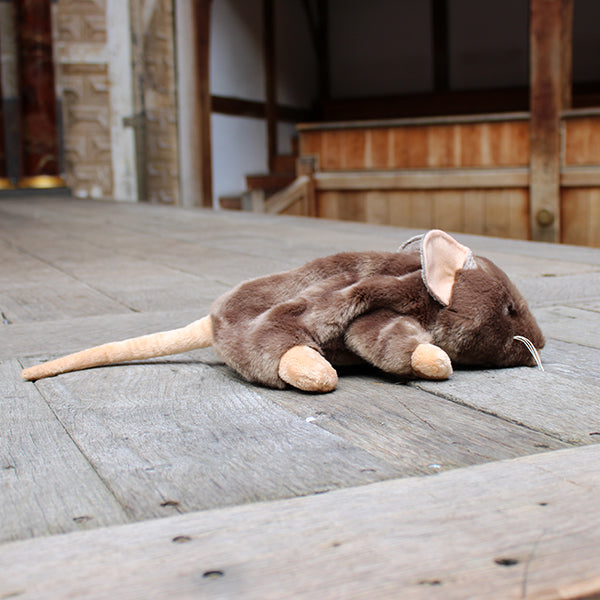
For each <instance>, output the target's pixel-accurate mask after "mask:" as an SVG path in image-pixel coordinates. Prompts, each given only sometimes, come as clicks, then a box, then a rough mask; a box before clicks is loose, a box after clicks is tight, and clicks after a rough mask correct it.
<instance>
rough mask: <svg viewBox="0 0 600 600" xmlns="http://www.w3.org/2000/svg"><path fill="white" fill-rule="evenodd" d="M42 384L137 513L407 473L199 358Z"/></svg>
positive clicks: (113, 369) (51, 402)
mask: <svg viewBox="0 0 600 600" xmlns="http://www.w3.org/2000/svg"><path fill="white" fill-rule="evenodd" d="M194 356H200V352H196V353H194ZM200 360H201V359H200ZM36 385H37V387H38V389H39V390H40V392H41V393H42V395H43V396H44V398H45V399H46V400H47V402H48V404H49V405H50V406H51V408H52V410H53V411H54V412H55V413H56V415H57V416H58V418H59V419H60V421H61V423H62V424H63V426H64V427H65V429H66V430H67V432H68V434H69V436H70V437H71V438H72V439H73V440H74V441H75V442H76V443H77V446H78V447H79V448H80V449H81V450H82V452H83V453H84V454H85V455H86V456H87V457H88V459H89V460H90V462H91V463H92V464H93V465H94V467H95V469H96V470H97V471H98V473H99V475H100V477H101V478H102V480H103V481H105V482H106V483H107V485H109V486H110V488H111V490H113V492H114V493H115V495H116V496H117V497H118V498H119V500H120V502H122V503H123V505H125V506H128V507H129V508H128V510H129V512H130V514H131V515H132V516H133V517H134V518H136V519H147V518H151V517H160V516H165V515H168V514H172V513H173V512H175V511H185V512H187V511H190V510H198V509H204V508H212V507H217V506H225V505H230V504H240V503H245V502H255V501H257V500H266V499H273V498H284V497H289V496H298V495H305V494H309V493H315V492H322V491H326V490H330V489H335V488H339V487H345V486H349V485H359V484H364V483H367V482H370V481H377V480H380V479H385V478H390V477H395V476H398V475H399V474H401V472H402V469H401V468H399V467H396V466H393V465H391V464H389V463H387V462H385V461H384V460H382V459H378V458H376V457H374V456H371V455H369V454H368V453H366V452H364V451H362V450H360V449H358V448H356V447H355V446H354V445H352V444H349V443H347V442H346V441H344V440H343V439H341V438H339V437H338V436H335V435H332V434H330V433H328V432H326V431H324V430H322V429H320V428H318V427H314V426H313V425H311V424H309V423H306V422H305V421H304V420H302V419H299V418H298V417H295V416H293V415H291V414H290V413H288V412H286V411H284V410H282V409H281V408H279V407H277V406H276V405H274V404H272V403H271V402H269V401H267V400H265V399H263V398H262V397H261V395H260V390H257V389H253V388H250V387H247V386H245V385H243V384H241V383H238V382H237V381H236V380H235V379H233V378H231V377H228V376H226V375H224V374H223V373H222V372H221V370H219V369H215V368H212V367H211V366H206V365H203V364H202V363H201V362H200V361H199V360H195V359H194V358H189V357H188V358H182V359H179V360H177V359H175V360H166V361H165V360H157V361H154V362H152V361H150V362H148V363H144V364H137V365H128V366H118V367H109V368H102V369H94V370H89V371H86V372H79V373H70V374H65V375H62V376H60V377H57V378H50V379H46V380H40V381H39V382H38V383H37V384H36Z"/></svg>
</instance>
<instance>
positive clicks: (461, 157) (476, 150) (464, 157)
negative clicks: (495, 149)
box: [456, 123, 491, 167]
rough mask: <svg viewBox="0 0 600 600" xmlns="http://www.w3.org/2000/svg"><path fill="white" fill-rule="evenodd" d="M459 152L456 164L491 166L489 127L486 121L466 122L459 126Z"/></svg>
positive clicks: (457, 131)
mask: <svg viewBox="0 0 600 600" xmlns="http://www.w3.org/2000/svg"><path fill="white" fill-rule="evenodd" d="M456 133H457V136H458V144H459V152H458V157H457V158H458V160H457V161H456V163H457V164H456V166H461V167H481V166H486V167H489V166H491V161H490V152H489V129H488V127H487V124H485V123H464V124H461V125H459V126H457V130H456Z"/></svg>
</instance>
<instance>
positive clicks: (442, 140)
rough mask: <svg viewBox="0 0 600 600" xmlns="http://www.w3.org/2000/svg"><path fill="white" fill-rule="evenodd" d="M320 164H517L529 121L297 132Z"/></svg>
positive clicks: (524, 152) (524, 154)
mask: <svg viewBox="0 0 600 600" xmlns="http://www.w3.org/2000/svg"><path fill="white" fill-rule="evenodd" d="M300 138H301V143H300V152H301V155H303V156H307V155H316V156H318V157H319V170H321V171H336V170H344V169H358V170H369V169H374V170H385V169H418V168H454V167H456V168H458V167H517V166H526V165H528V163H529V124H528V122H527V121H506V122H499V123H493V122H492V123H490V122H484V123H457V124H453V125H419V126H403V127H374V128H352V127H350V128H348V129H330V130H320V131H305V132H304V131H303V132H301V136H300Z"/></svg>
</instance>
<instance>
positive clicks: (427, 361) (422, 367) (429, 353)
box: [410, 344, 452, 379]
mask: <svg viewBox="0 0 600 600" xmlns="http://www.w3.org/2000/svg"><path fill="white" fill-rule="evenodd" d="M410 364H411V366H412V368H413V371H414V372H415V373H416V374H417V375H419V376H420V377H424V378H425V379H448V377H450V375H452V363H451V362H450V358H449V357H448V355H447V354H446V353H445V352H444V351H443V350H442V349H441V348H439V347H438V346H434V345H433V344H419V345H418V346H417V347H416V348H415V351H414V352H413V353H412V356H411V359H410Z"/></svg>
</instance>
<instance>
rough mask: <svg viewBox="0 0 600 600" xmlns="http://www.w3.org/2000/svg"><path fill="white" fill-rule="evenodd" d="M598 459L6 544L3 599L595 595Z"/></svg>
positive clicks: (531, 461)
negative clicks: (16, 597) (12, 597)
mask: <svg viewBox="0 0 600 600" xmlns="http://www.w3.org/2000/svg"><path fill="white" fill-rule="evenodd" d="M599 460H600V447H597V446H594V447H587V448H578V449H575V450H566V451H558V452H553V453H549V454H542V455H536V456H532V457H527V458H521V459H517V460H512V461H503V462H499V463H492V464H486V465H480V466H477V467H470V468H466V469H460V470H455V471H450V472H446V473H442V474H440V475H436V476H433V477H423V478H408V479H403V480H396V481H387V482H381V483H376V484H372V485H368V486H363V487H361V488H354V489H346V490H339V491H335V492H331V493H328V494H321V495H317V496H311V497H307V498H296V499H292V500H285V501H278V502H269V503H256V504H253V505H250V506H240V507H234V508H230V509H222V510H213V511H207V512H202V513H195V514H189V515H184V516H179V517H172V518H167V519H161V520H154V521H149V522H145V523H136V524H133V525H126V526H121V527H109V528H106V529H101V530H96V531H89V532H81V533H77V534H71V535H66V536H57V537H54V538H47V539H38V540H29V541H23V542H15V543H11V544H6V545H4V546H0V571H1V572H2V574H3V576H2V578H1V579H0V597H4V598H6V597H9V596H11V595H15V596H17V595H18V597H19V598H23V600H26V599H30V598H31V599H33V598H35V599H36V600H38V599H45V598H52V599H53V600H61V599H63V598H73V597H76V598H85V599H92V598H110V597H119V598H120V599H122V600H128V599H133V598H140V597H144V598H176V599H183V598H196V597H201V598H243V599H253V598H256V599H260V600H270V599H280V598H310V599H313V598H353V599H357V600H358V599H362V598H364V599H369V600H370V599H372V598H378V599H379V598H381V599H388V598H394V599H396V598H403V599H420V598H423V599H430V598H444V599H445V600H454V599H456V600H459V599H460V600H463V599H464V598H469V599H474V600H476V599H479V598H482V599H483V598H485V599H488V598H506V599H512V598H514V599H515V600H516V599H521V598H538V599H542V598H544V599H557V598H562V599H572V600H574V599H576V598H578V599H583V598H587V599H590V600H591V599H592V598H597V597H598V595H599V594H600V576H599V575H598V564H600V512H599V511H598V495H599V494H600V472H599V470H598V468H597V465H598V461H599ZM65 559H66V560H65Z"/></svg>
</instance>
